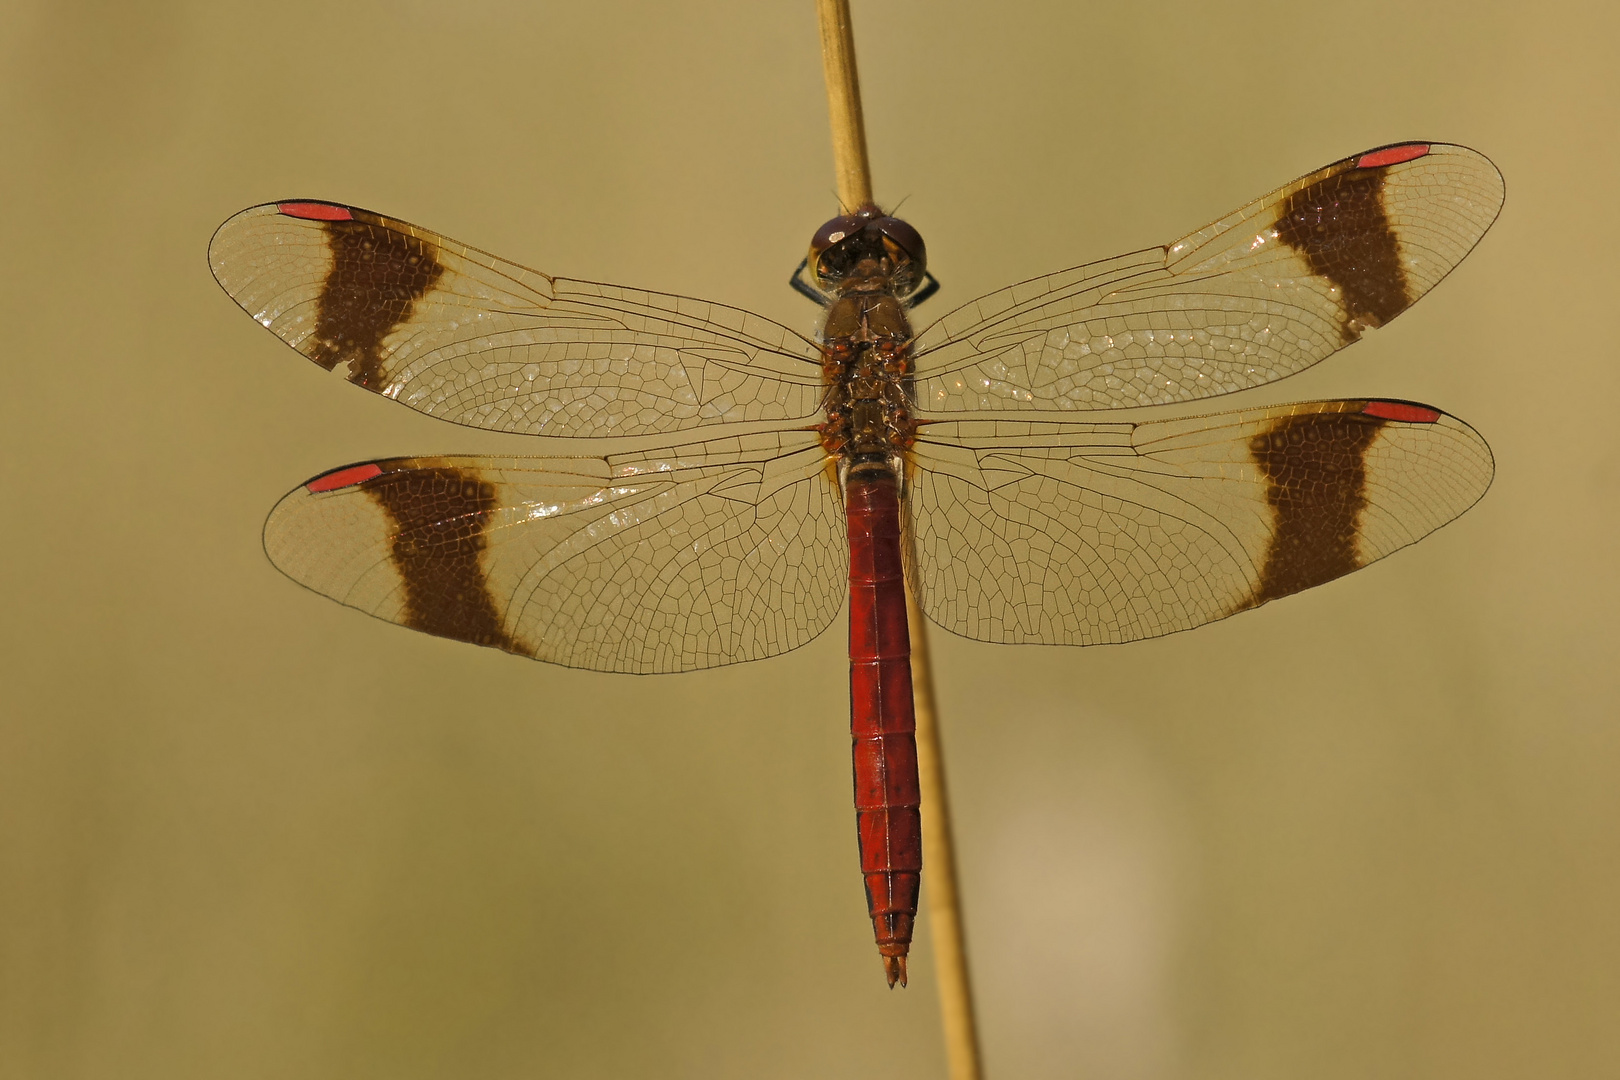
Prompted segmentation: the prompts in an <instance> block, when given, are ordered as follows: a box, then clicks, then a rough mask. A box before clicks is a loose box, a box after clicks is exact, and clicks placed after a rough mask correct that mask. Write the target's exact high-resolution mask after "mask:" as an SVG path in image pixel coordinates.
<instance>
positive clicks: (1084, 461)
mask: <svg viewBox="0 0 1620 1080" xmlns="http://www.w3.org/2000/svg"><path fill="white" fill-rule="evenodd" d="M913 456H914V459H915V464H916V465H917V469H916V470H915V471H914V474H913V476H911V477H910V479H909V480H908V503H909V508H910V517H909V521H910V528H911V531H912V550H913V551H914V553H915V555H914V560H913V566H912V571H911V572H912V576H913V580H914V582H915V585H916V587H917V590H918V595H919V596H920V597H921V599H922V604H923V609H924V610H925V611H926V612H927V613H928V615H929V617H930V618H932V619H933V620H934V621H936V622H938V623H939V624H941V625H942V626H944V627H945V628H946V629H948V630H952V631H954V632H956V633H958V634H962V635H964V636H966V637H970V638H975V639H977V640H980V641H994V642H1004V643H1030V644H1048V645H1058V644H1062V645H1095V644H1104V643H1113V642H1122V641H1133V640H1136V639H1138V638H1148V637H1156V636H1158V635H1161V634H1168V633H1173V632H1175V631H1177V630H1186V629H1189V628H1190V627H1194V626H1198V625H1200V624H1202V623H1206V622H1210V621H1213V620H1215V619H1220V618H1224V617H1226V616H1227V615H1232V614H1235V613H1237V612H1239V611H1243V610H1246V609H1248V608H1251V607H1256V606H1258V605H1260V604H1263V603H1265V602H1266V601H1268V600H1275V599H1277V598H1278V597H1282V596H1287V595H1289V594H1291V593H1295V592H1299V591H1300V590H1302V589H1308V588H1310V587H1311V586H1313V585H1319V584H1321V583H1322V582H1325V581H1331V580H1332V579H1334V578H1336V577H1339V576H1341V575H1343V574H1347V573H1349V572H1350V571H1352V570H1356V569H1359V568H1360V567H1362V566H1365V565H1367V564H1368V563H1370V562H1372V561H1374V560H1375V559H1379V558H1382V557H1383V556H1385V555H1388V554H1389V553H1390V552H1392V551H1395V550H1397V549H1399V548H1402V547H1405V546H1406V545H1407V544H1410V543H1412V542H1413V541H1415V540H1418V539H1420V538H1421V537H1423V536H1425V535H1427V534H1428V533H1430V532H1433V531H1434V530H1435V529H1437V528H1439V527H1440V526H1441V525H1444V524H1445V523H1446V522H1448V521H1450V520H1452V519H1453V518H1455V517H1457V516H1458V515H1459V514H1461V513H1462V512H1463V511H1464V510H1466V509H1468V507H1470V506H1472V505H1473V504H1474V503H1475V502H1476V501H1477V500H1478V499H1479V498H1480V496H1482V495H1483V494H1484V493H1485V489H1486V487H1488V486H1489V484H1490V481H1491V474H1492V463H1491V455H1490V450H1489V448H1488V447H1487V446H1486V445H1485V442H1484V440H1483V439H1481V438H1480V437H1479V435H1478V434H1477V433H1476V432H1475V431H1474V430H1473V429H1472V428H1470V427H1468V425H1466V424H1464V423H1463V422H1462V421H1460V420H1457V419H1455V418H1453V417H1451V416H1447V415H1446V414H1444V413H1442V412H1440V411H1438V410H1436V409H1431V408H1428V407H1427V406H1420V405H1412V404H1408V403H1404V402H1390V401H1366V400H1357V401H1320V402H1311V403H1307V404H1299V405H1285V406H1280V407H1275V408H1270V409H1258V410H1250V411H1244V412H1234V413H1225V414H1221V415H1215V416H1202V417H1191V418H1186V419H1178V420H1166V421H1162V422H1157V423H1142V424H1131V423H1116V424H1082V423H1074V422H1022V421H1012V420H1007V421H989V420H980V421H959V422H942V423H936V424H930V425H928V426H926V427H924V428H923V429H922V433H921V435H920V437H919V439H918V442H917V444H916V446H915V448H914V450H913Z"/></svg>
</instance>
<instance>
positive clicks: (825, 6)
mask: <svg viewBox="0 0 1620 1080" xmlns="http://www.w3.org/2000/svg"><path fill="white" fill-rule="evenodd" d="M816 9H817V12H818V14H819V15H820V17H821V57H822V63H823V65H824V67H825V69H826V73H827V105H828V109H829V111H830V113H831V116H832V137H833V164H834V168H835V170H836V172H837V174H838V200H839V202H841V203H843V204H844V209H845V210H855V209H858V208H859V207H862V206H866V205H868V204H870V203H871V201H872V174H871V168H870V166H869V165H868V164H867V160H866V126H865V124H864V123H863V122H862V119H861V82H860V77H859V76H858V75H857V74H856V70H855V37H854V32H853V29H852V27H851V25H850V19H849V0H816ZM906 617H907V622H908V623H909V624H910V629H911V685H912V694H913V696H914V700H915V706H916V707H915V711H916V716H917V772H918V780H919V781H920V786H921V793H922V833H923V866H924V868H925V870H924V873H925V875H926V876H925V878H924V881H925V884H924V886H923V894H924V895H925V896H926V897H927V900H928V924H929V931H930V936H931V937H932V939H933V945H934V962H935V964H936V966H937V967H938V970H939V976H938V977H939V1006H940V1019H941V1025H942V1027H943V1028H944V1032H945V1059H946V1061H947V1062H948V1064H949V1066H950V1075H951V1080H980V1077H981V1076H982V1073H981V1072H980V1069H979V1035H978V1028H977V1025H976V1024H975V1022H974V1017H973V990H972V986H971V984H970V983H969V982H968V969H967V949H966V946H965V945H964V943H963V939H962V912H961V905H960V904H959V902H958V900H957V891H956V849H955V846H954V841H953V840H952V836H951V813H950V803H949V802H948V801H947V799H946V797H945V768H944V763H943V761H942V760H941V758H940V749H939V725H938V723H937V722H936V720H935V717H934V684H933V676H932V673H931V672H930V670H929V666H928V638H927V635H926V631H925V628H924V623H923V614H922V610H921V609H920V608H919V607H918V606H917V598H916V597H915V596H914V595H912V592H911V590H910V588H907V590H906Z"/></svg>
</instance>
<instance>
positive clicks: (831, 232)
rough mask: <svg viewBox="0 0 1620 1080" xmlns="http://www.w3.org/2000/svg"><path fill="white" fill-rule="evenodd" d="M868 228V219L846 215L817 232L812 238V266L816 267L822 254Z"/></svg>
mask: <svg viewBox="0 0 1620 1080" xmlns="http://www.w3.org/2000/svg"><path fill="white" fill-rule="evenodd" d="M865 227H866V219H865V218H862V217H858V216H857V215H855V214H846V215H844V216H843V217H835V218H833V219H832V220H831V221H829V222H827V224H825V225H823V226H822V227H821V228H819V229H817V230H816V235H814V236H812V237H811V238H810V264H811V265H812V266H814V265H815V263H816V261H817V260H818V259H819V258H820V257H821V253H822V252H823V251H826V250H827V249H828V248H830V247H832V246H833V245H834V244H837V243H840V242H842V241H844V240H847V239H849V238H850V237H851V236H854V235H855V234H856V233H858V232H860V231H861V230H862V229H864V228H865Z"/></svg>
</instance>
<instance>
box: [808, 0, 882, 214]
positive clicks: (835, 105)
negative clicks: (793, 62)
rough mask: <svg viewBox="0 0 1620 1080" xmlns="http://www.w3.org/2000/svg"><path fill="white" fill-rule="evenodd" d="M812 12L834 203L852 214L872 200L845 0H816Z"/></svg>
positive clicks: (852, 41)
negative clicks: (817, 20)
mask: <svg viewBox="0 0 1620 1080" xmlns="http://www.w3.org/2000/svg"><path fill="white" fill-rule="evenodd" d="M816 11H817V13H818V14H819V15H820V17H821V62H822V66H823V67H824V68H825V69H826V73H827V107H828V109H829V111H830V112H831V114H832V140H833V171H834V172H835V173H836V174H837V177H838V201H839V202H840V203H842V204H843V206H844V209H845V210H846V211H853V210H858V209H860V208H861V207H863V206H866V205H868V204H869V203H871V201H872V168H871V166H870V165H869V164H868V163H867V160H866V124H865V121H864V120H862V119H861V80H860V76H859V75H858V74H857V73H856V71H855V34H854V31H853V29H852V28H851V26H850V21H849V0H816Z"/></svg>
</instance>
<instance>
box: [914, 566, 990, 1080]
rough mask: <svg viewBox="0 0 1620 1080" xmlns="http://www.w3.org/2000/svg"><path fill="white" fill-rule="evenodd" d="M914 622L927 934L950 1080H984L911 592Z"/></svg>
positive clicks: (928, 678) (919, 621)
mask: <svg viewBox="0 0 1620 1080" xmlns="http://www.w3.org/2000/svg"><path fill="white" fill-rule="evenodd" d="M906 618H907V621H908V622H909V623H910V624H911V686H912V694H913V697H914V699H915V701H916V714H917V774H918V780H919V781H921V789H922V833H923V868H924V870H923V872H924V874H925V875H926V876H925V877H924V879H923V882H924V883H923V895H924V896H925V897H926V898H927V900H928V930H929V937H930V938H931V939H932V941H933V945H934V964H935V967H936V968H937V969H938V979H939V1011H940V1021H941V1026H942V1027H943V1028H944V1032H945V1060H946V1062H947V1064H948V1065H949V1067H950V1076H951V1080H980V1077H981V1075H982V1073H981V1071H980V1067H979V1029H978V1025H977V1024H976V1023H975V1022H974V1017H973V984H972V982H971V981H969V979H968V965H967V946H966V943H965V942H964V940H963V935H962V909H961V905H960V903H959V901H958V899H957V891H956V839H955V837H954V836H953V835H952V833H951V804H950V800H949V799H948V798H947V797H946V791H945V763H944V761H943V760H941V758H940V748H939V747H940V744H939V722H938V719H937V718H936V717H935V716H934V675H933V671H932V670H931V669H930V667H929V664H928V635H927V630H926V627H925V625H924V622H923V613H922V609H921V608H919V607H918V606H917V598H916V597H915V596H914V595H912V593H911V590H910V589H907V590H906Z"/></svg>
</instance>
